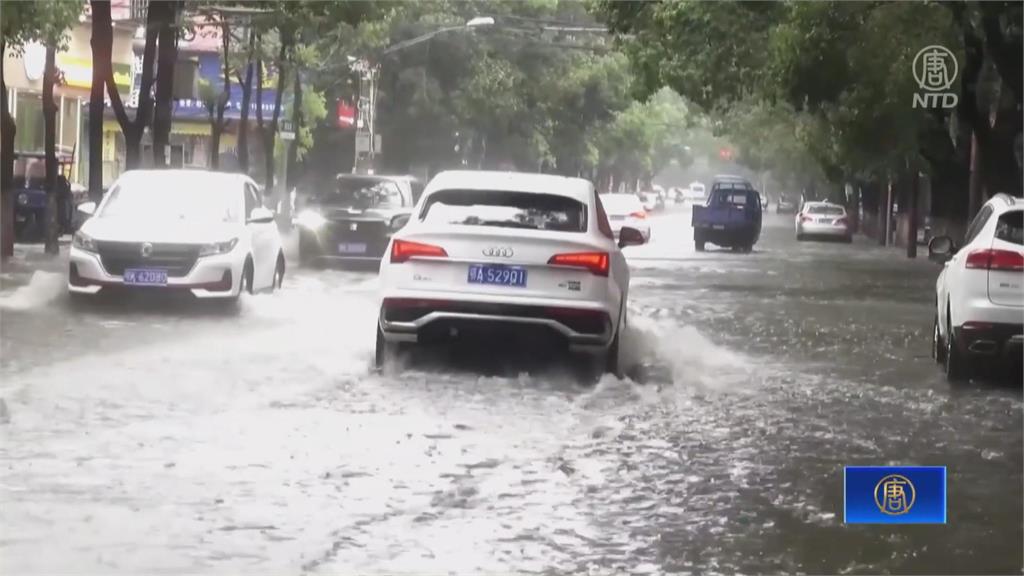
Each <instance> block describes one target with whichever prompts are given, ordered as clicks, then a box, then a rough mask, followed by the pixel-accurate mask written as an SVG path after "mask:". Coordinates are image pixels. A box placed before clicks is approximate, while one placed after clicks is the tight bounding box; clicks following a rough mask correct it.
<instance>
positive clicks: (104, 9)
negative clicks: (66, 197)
mask: <svg viewBox="0 0 1024 576" xmlns="http://www.w3.org/2000/svg"><path fill="white" fill-rule="evenodd" d="M90 5H91V6H92V39H91V40H90V44H91V45H92V87H91V88H90V90H89V199H90V200H92V201H93V202H97V203H98V202H99V201H100V200H102V199H103V85H104V82H105V79H106V77H107V73H108V72H112V64H111V62H110V59H111V53H112V52H113V41H114V40H113V36H112V34H113V33H112V32H111V29H112V24H111V21H110V2H109V1H103V0H91V2H90Z"/></svg>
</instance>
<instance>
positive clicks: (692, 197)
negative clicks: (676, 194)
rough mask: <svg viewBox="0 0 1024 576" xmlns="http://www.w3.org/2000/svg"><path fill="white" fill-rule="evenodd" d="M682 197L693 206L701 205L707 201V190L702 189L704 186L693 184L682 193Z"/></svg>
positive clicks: (697, 183)
mask: <svg viewBox="0 0 1024 576" xmlns="http://www.w3.org/2000/svg"><path fill="white" fill-rule="evenodd" d="M683 195H684V196H685V197H686V200H687V201H689V202H691V203H693V204H703V203H704V201H705V200H707V189H706V188H705V187H704V184H701V183H700V182H694V183H692V184H690V187H689V188H687V189H686V190H685V191H684V192H683Z"/></svg>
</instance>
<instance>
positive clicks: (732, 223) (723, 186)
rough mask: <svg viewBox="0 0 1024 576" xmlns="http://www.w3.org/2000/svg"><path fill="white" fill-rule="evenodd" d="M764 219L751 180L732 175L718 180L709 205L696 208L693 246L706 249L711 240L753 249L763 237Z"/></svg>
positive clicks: (702, 249) (723, 245) (708, 201)
mask: <svg viewBox="0 0 1024 576" xmlns="http://www.w3.org/2000/svg"><path fill="white" fill-rule="evenodd" d="M761 220H762V215H761V202H760V199H759V197H758V193H757V190H754V187H753V185H752V184H751V183H750V182H748V181H746V180H743V179H734V178H732V177H726V178H723V179H721V180H718V179H716V180H715V182H714V183H713V184H712V185H711V194H710V195H709V196H708V200H707V204H706V205H704V206H694V207H693V216H692V220H691V223H692V225H693V243H694V246H695V247H696V249H697V251H698V252H703V251H704V247H705V244H707V243H709V242H710V243H712V244H716V245H718V246H722V247H724V248H731V249H733V250H741V251H744V252H750V251H751V250H752V249H753V246H754V244H756V243H757V241H758V239H759V238H760V236H761Z"/></svg>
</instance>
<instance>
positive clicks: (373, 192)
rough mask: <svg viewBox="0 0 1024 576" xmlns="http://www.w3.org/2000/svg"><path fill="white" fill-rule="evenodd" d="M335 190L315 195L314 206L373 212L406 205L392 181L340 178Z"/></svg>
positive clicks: (358, 177)
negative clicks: (376, 209) (378, 209)
mask: <svg viewBox="0 0 1024 576" xmlns="http://www.w3.org/2000/svg"><path fill="white" fill-rule="evenodd" d="M335 186H336V187H335V190H334V191H332V192H325V193H320V194H316V195H314V196H313V197H312V198H311V199H310V200H311V202H312V203H313V204H321V205H327V206H331V207H338V208H353V209H357V210H371V209H375V208H399V207H401V206H404V205H405V198H404V197H403V196H402V191H401V189H399V187H398V184H396V183H394V182H392V181H391V180H381V179H379V178H372V177H370V178H368V177H361V176H345V177H343V178H338V180H337V183H336V185H335Z"/></svg>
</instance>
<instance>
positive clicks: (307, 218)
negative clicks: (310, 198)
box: [295, 210, 327, 232]
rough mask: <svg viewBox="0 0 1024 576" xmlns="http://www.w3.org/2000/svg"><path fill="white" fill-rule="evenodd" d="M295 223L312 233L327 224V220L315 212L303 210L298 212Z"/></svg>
mask: <svg viewBox="0 0 1024 576" xmlns="http://www.w3.org/2000/svg"><path fill="white" fill-rule="evenodd" d="M295 221H296V222H298V223H299V226H302V227H303V228H306V229H308V230H313V231H314V232H315V231H316V230H319V229H320V228H321V227H322V226H323V225H324V224H326V223H327V219H326V218H324V217H323V215H321V214H320V213H319V212H317V211H316V210H303V211H302V212H299V215H298V216H296V217H295Z"/></svg>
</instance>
